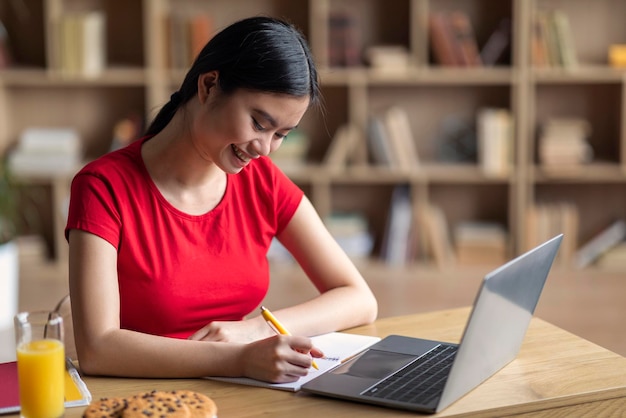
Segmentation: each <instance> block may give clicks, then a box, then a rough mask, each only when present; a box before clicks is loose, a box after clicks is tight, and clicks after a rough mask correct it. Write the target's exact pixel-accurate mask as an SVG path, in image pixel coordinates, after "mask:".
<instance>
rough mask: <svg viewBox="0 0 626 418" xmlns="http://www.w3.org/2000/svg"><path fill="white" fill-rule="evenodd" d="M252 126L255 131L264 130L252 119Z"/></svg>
mask: <svg viewBox="0 0 626 418" xmlns="http://www.w3.org/2000/svg"><path fill="white" fill-rule="evenodd" d="M252 124H253V125H254V129H256V130H257V131H264V130H265V128H264V127H263V126H262V125H261V124H260V123H259V122H257V120H256V119H255V118H252Z"/></svg>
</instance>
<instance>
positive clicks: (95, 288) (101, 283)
mask: <svg viewBox="0 0 626 418" xmlns="http://www.w3.org/2000/svg"><path fill="white" fill-rule="evenodd" d="M69 247H70V254H69V263H70V264H69V282H70V297H71V301H72V320H73V325H74V337H75V341H76V351H77V354H78V359H79V362H80V367H81V370H82V371H84V372H85V373H86V374H94V375H113V376H128V377H201V376H248V377H252V378H256V379H260V380H266V381H271V382H288V381H294V380H297V378H298V377H300V376H302V375H305V374H306V373H307V371H308V368H309V367H310V365H311V357H310V356H309V355H307V354H306V353H308V352H309V350H311V348H312V347H311V342H310V340H309V339H308V338H304V337H290V336H275V337H271V338H268V339H265V340H261V341H256V342H254V343H250V344H234V343H221V342H206V341H192V340H181V339H175V338H168V337H161V336H155V335H149V334H144V333H140V332H135V331H130V330H124V329H121V328H120V298H119V288H118V280H117V267H116V266H117V251H116V250H115V248H114V247H113V246H112V245H111V244H110V243H108V242H107V241H106V240H104V239H102V238H100V237H98V236H96V235H93V234H91V233H88V232H84V231H80V230H76V229H73V230H71V231H70V233H69ZM137 303H141V300H138V301H137Z"/></svg>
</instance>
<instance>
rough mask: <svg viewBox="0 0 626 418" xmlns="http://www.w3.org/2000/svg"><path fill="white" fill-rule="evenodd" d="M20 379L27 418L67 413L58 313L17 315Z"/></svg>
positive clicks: (22, 406)
mask: <svg viewBox="0 0 626 418" xmlns="http://www.w3.org/2000/svg"><path fill="white" fill-rule="evenodd" d="M15 338H16V345H17V377H18V382H19V392H20V415H21V416H22V417H23V418H59V417H61V416H62V415H63V414H64V412H65V406H64V401H65V399H64V398H65V380H64V376H65V375H64V374H65V348H64V346H63V318H62V317H61V316H60V315H59V314H57V313H55V312H43V311H42V312H20V313H18V314H17V315H15Z"/></svg>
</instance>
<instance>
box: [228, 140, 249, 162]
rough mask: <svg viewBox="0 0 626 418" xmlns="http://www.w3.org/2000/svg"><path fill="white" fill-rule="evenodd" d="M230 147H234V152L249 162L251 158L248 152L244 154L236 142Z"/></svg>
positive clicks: (242, 159)
mask: <svg viewBox="0 0 626 418" xmlns="http://www.w3.org/2000/svg"><path fill="white" fill-rule="evenodd" d="M230 147H231V148H232V149H233V152H234V153H235V155H236V156H237V158H239V159H240V160H241V161H243V162H244V163H247V162H249V161H250V160H251V158H250V157H248V156H247V155H246V154H244V153H243V152H242V151H241V150H240V149H239V148H238V147H237V146H236V145H235V144H231V145H230Z"/></svg>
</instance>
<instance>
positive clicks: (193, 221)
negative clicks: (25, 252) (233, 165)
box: [66, 140, 303, 338]
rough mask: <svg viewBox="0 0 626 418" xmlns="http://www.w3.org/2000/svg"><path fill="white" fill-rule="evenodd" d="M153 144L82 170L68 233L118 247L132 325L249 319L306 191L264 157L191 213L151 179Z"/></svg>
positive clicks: (158, 328)
mask: <svg viewBox="0 0 626 418" xmlns="http://www.w3.org/2000/svg"><path fill="white" fill-rule="evenodd" d="M144 141H145V140H141V141H136V142H134V143H132V144H130V145H129V146H127V147H126V148H123V149H121V150H118V151H114V152H111V153H109V154H106V155H105V156H103V157H101V158H100V159H98V160H96V161H94V162H92V163H90V164H88V165H87V166H85V167H84V168H83V169H82V170H81V171H80V172H79V173H78V174H77V175H76V177H75V178H74V180H73V181H72V189H71V199H70V209H69V217H68V223H67V228H66V236H67V234H68V233H69V230H71V229H80V230H83V231H87V232H90V233H92V234H95V235H98V236H99V237H102V238H103V239H105V240H107V241H108V242H109V243H111V244H112V245H113V246H114V247H115V248H116V249H117V254H118V261H117V273H118V281H119V289H120V290H119V291H120V303H121V305H120V320H121V327H122V328H124V329H131V330H136V331H140V332H145V333H149V334H155V335H165V336H171V337H178V338H186V337H188V336H189V335H191V334H192V333H194V332H195V331H197V330H198V329H200V328H201V327H203V326H205V325H207V324H208V323H210V322H211V321H214V320H220V321H225V320H233V321H236V320H241V319H242V318H243V317H244V316H245V315H247V314H249V313H250V312H251V311H252V310H253V309H254V308H256V307H257V306H258V304H259V303H260V302H261V301H262V299H263V298H264V296H265V295H266V293H267V290H268V287H269V267H268V262H267V258H266V255H267V251H268V249H269V246H270V243H271V241H272V238H273V237H274V236H275V235H276V234H278V233H279V232H280V231H281V230H282V229H283V228H285V226H286V225H287V223H288V222H289V220H290V219H291V217H292V216H293V214H294V213H295V211H296V209H297V207H298V205H299V204H300V201H301V199H302V196H303V192H302V191H301V190H300V189H299V188H298V187H297V186H296V185H295V184H294V183H293V182H291V181H290V180H289V179H288V178H287V177H286V176H285V175H284V174H283V173H282V172H281V171H280V170H279V169H278V168H277V167H276V166H275V165H274V164H273V163H272V161H271V160H270V159H269V158H266V157H262V158H259V159H257V160H254V161H252V162H251V163H250V164H249V165H248V166H247V167H246V168H244V169H243V170H242V171H241V172H240V173H239V174H236V175H228V178H227V180H228V182H227V186H226V192H225V194H224V197H223V198H222V201H221V202H220V203H219V204H218V205H217V206H216V207H215V208H214V209H213V210H211V211H210V212H208V213H206V214H204V215H199V216H194V215H189V214H186V213H183V212H181V211H180V210H178V209H176V208H175V207H173V206H172V205H171V204H169V203H168V202H167V201H166V200H165V198H164V197H163V195H161V193H160V192H159V191H158V189H157V187H156V185H155V184H154V183H153V182H152V179H151V178H150V176H149V175H148V171H147V170H146V167H145V165H144V163H143V160H142V158H141V144H142V143H143V142H144ZM93 297H94V298H97V297H98V295H93Z"/></svg>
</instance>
